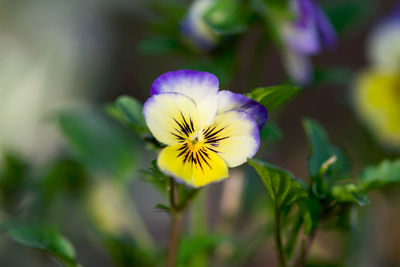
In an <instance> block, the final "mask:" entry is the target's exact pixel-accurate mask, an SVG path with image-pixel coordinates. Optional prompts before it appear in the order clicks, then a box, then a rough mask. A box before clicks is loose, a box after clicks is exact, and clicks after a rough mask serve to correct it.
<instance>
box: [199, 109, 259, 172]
mask: <svg viewBox="0 0 400 267" xmlns="http://www.w3.org/2000/svg"><path fill="white" fill-rule="evenodd" d="M202 138H203V140H202V142H204V144H205V145H206V146H207V147H208V148H209V149H210V150H212V151H215V152H216V153H218V156H220V157H221V158H222V159H224V160H225V161H226V162H227V164H228V166H229V167H236V166H239V165H241V164H243V163H245V162H246V161H247V159H248V158H251V157H252V156H254V155H255V153H257V151H258V148H259V146H260V133H259V130H258V126H257V123H256V121H255V120H254V119H253V118H252V117H251V116H250V115H249V114H247V113H246V112H243V111H236V110H232V111H228V112H224V113H220V114H218V115H217V116H216V117H215V120H214V122H213V124H212V125H211V126H210V127H208V128H206V129H204V130H203V136H202Z"/></svg>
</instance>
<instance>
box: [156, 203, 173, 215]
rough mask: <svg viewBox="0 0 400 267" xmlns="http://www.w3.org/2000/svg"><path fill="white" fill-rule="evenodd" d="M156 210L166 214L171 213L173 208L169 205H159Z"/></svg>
mask: <svg viewBox="0 0 400 267" xmlns="http://www.w3.org/2000/svg"><path fill="white" fill-rule="evenodd" d="M155 208H156V209H159V210H161V211H166V212H168V213H169V212H170V211H171V207H169V206H167V205H164V204H157V205H156V206H155Z"/></svg>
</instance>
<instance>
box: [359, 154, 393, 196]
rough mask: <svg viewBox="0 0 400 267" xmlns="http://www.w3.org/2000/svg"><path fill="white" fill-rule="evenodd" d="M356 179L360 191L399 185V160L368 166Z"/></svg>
mask: <svg viewBox="0 0 400 267" xmlns="http://www.w3.org/2000/svg"><path fill="white" fill-rule="evenodd" d="M358 179H359V184H360V188H361V190H362V191H369V190H373V189H379V188H383V187H386V186H389V185H394V184H400V159H396V160H392V161H391V160H384V161H382V162H381V163H380V164H379V165H377V166H368V167H367V168H365V169H364V170H363V171H362V172H361V174H360V175H359V177H358Z"/></svg>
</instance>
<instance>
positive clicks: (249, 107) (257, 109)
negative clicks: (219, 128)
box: [218, 90, 268, 129]
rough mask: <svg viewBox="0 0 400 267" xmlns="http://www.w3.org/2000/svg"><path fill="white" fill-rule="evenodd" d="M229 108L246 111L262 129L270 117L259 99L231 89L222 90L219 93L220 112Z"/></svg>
mask: <svg viewBox="0 0 400 267" xmlns="http://www.w3.org/2000/svg"><path fill="white" fill-rule="evenodd" d="M229 110H238V111H244V112H246V113H247V114H249V115H250V116H251V117H252V118H253V119H254V120H255V121H256V123H257V126H258V129H261V128H262V127H263V126H264V124H265V122H266V121H267V119H268V112H267V109H266V108H265V107H264V106H263V105H261V104H260V103H258V102H257V101H255V100H253V99H250V98H248V97H246V96H244V95H241V94H235V93H232V92H231V91H227V90H224V91H220V92H219V94H218V113H222V112H225V111H229Z"/></svg>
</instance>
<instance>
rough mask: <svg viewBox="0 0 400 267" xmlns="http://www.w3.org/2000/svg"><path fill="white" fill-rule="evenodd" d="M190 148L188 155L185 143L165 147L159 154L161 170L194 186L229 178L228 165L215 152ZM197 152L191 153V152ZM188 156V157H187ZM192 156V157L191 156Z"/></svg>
mask: <svg viewBox="0 0 400 267" xmlns="http://www.w3.org/2000/svg"><path fill="white" fill-rule="evenodd" d="M199 149H202V151H201V152H199V150H190V151H188V152H189V154H188V155H187V157H186V153H182V152H184V149H183V145H182V144H178V145H173V146H168V147H166V148H164V149H163V150H162V151H161V152H160V154H159V155H158V159H157V165H158V167H159V168H160V170H161V171H162V172H164V173H166V174H167V175H169V176H172V177H174V178H176V179H177V180H178V181H182V182H184V183H186V184H188V185H190V186H193V187H200V186H204V185H206V184H209V183H212V182H216V181H220V180H222V179H225V178H228V177H229V173H228V167H227V166H226V163H225V162H224V160H222V159H221V158H220V157H218V155H216V154H215V153H213V152H211V151H209V150H206V148H201V146H200V148H199ZM193 151H194V152H195V153H193V154H191V152H193ZM185 157H186V159H185ZM191 157H192V158H191Z"/></svg>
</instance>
